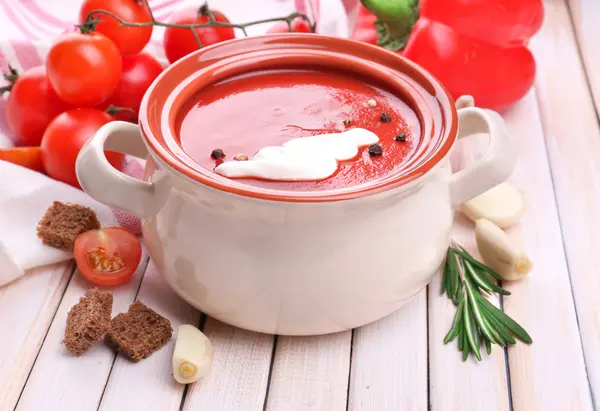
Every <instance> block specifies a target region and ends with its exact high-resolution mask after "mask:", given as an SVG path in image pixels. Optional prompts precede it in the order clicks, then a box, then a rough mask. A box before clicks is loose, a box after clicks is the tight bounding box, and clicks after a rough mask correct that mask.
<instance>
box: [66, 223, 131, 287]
mask: <svg viewBox="0 0 600 411" xmlns="http://www.w3.org/2000/svg"><path fill="white" fill-rule="evenodd" d="M74 253H75V261H76V262H77V267H78V268H79V271H80V272H81V274H82V275H83V276H84V277H85V278H86V279H87V280H88V281H90V282H91V283H93V284H97V285H105V286H106V285H119V284H123V283H126V282H127V281H129V280H130V279H131V277H133V275H134V274H135V270H136V269H137V267H138V265H139V264H140V260H141V259H142V245H141V244H140V240H139V239H138V238H137V237H136V236H135V235H134V234H132V233H130V232H129V231H127V230H125V229H124V228H120V227H107V228H101V229H100V230H90V231H86V232H85V233H82V234H80V235H79V236H77V238H76V239H75V245H74Z"/></svg>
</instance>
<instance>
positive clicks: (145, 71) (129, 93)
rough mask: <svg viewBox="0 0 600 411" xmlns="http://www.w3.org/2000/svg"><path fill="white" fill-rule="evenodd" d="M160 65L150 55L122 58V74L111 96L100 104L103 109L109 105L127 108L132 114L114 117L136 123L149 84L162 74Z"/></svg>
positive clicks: (123, 113) (127, 113)
mask: <svg viewBox="0 0 600 411" xmlns="http://www.w3.org/2000/svg"><path fill="white" fill-rule="evenodd" d="M162 70H163V68H162V66H161V64H160V63H159V62H158V61H157V60H156V59H155V58H154V57H152V56H151V55H149V54H146V53H140V54H136V55H133V56H126V57H123V74H122V75H121V81H120V82H119V85H118V86H117V89H116V90H115V92H114V93H113V95H112V96H110V97H109V98H108V100H106V102H104V103H103V104H102V106H101V107H103V108H104V109H106V108H108V107H109V106H110V105H112V106H115V107H121V108H129V109H131V110H133V111H135V113H132V112H126V111H124V112H122V114H121V113H119V114H117V115H116V116H115V117H116V118H117V120H124V121H133V122H135V121H137V115H138V113H139V111H140V104H141V102H142V98H143V97H144V94H145V93H146V90H148V87H150V84H152V82H153V81H154V79H155V78H156V77H158V75H159V74H160V73H161V72H162Z"/></svg>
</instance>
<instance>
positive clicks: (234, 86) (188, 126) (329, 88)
mask: <svg viewBox="0 0 600 411" xmlns="http://www.w3.org/2000/svg"><path fill="white" fill-rule="evenodd" d="M369 100H375V102H376V103H377V105H376V106H375V107H373V104H371V105H369V104H368V103H367V102H368V101H369ZM181 113H182V115H180V116H179V119H178V120H177V123H176V128H177V129H178V134H179V138H180V144H181V147H182V148H183V150H184V151H185V152H186V153H187V154H188V155H189V156H190V157H191V158H192V159H193V160H194V161H196V162H197V163H198V164H200V165H201V166H202V167H204V168H207V169H209V170H214V168H215V167H216V166H217V165H219V164H220V163H221V162H222V161H235V160H234V159H233V158H234V156H236V155H237V154H245V155H247V156H248V157H250V158H251V157H252V155H254V154H255V153H256V152H257V151H258V150H260V149H261V148H263V147H266V146H280V145H282V144H283V143H285V142H286V141H288V140H290V139H293V138H298V137H308V136H313V135H317V134H324V133H333V132H341V131H344V130H347V129H349V128H354V127H361V128H365V129H367V130H370V131H372V132H374V133H375V134H377V136H378V137H379V145H380V146H381V147H382V149H383V154H382V155H381V156H371V155H369V153H368V148H367V147H363V148H361V149H360V150H359V154H358V155H357V156H356V157H355V158H353V159H351V160H347V161H341V162H340V163H339V165H338V170H337V172H336V173H335V174H334V175H332V176H330V177H329V178H327V179H325V180H320V181H268V180H258V179H252V178H242V179H237V181H239V182H243V183H245V184H249V185H253V186H261V187H264V188H270V189H279V190H296V191H318V190H331V189H336V188H343V187H349V186H353V185H357V184H363V183H367V182H369V181H374V180H377V179H380V178H382V177H384V176H386V175H388V174H389V173H392V172H394V171H395V170H398V169H400V168H401V166H402V164H403V163H404V162H405V161H406V160H407V159H408V158H410V157H411V154H412V153H413V152H414V151H415V150H416V149H417V146H418V143H419V141H418V139H419V136H420V126H419V121H418V119H417V116H416V114H415V113H414V112H413V110H412V109H411V108H410V107H409V106H408V105H407V104H406V103H404V102H403V101H402V100H401V99H400V98H399V97H397V96H395V95H393V94H391V93H389V92H387V91H385V90H383V89H381V88H378V87H376V86H374V85H370V84H368V83H365V82H363V81H361V80H360V79H359V78H356V77H352V76H350V75H348V74H345V73H343V72H333V71H316V70H315V71H313V70H285V71H265V72H257V73H252V74H249V75H244V76H239V77H234V78H231V79H228V80H227V81H223V82H220V83H216V84H213V85H210V86H208V87H205V88H203V89H202V90H200V91H199V92H198V93H197V94H196V95H195V96H194V97H192V98H191V99H190V101H189V102H187V103H186V105H185V106H184V107H183V110H182V111H181ZM382 114H383V115H384V116H383V117H384V119H383V120H385V117H386V115H387V116H389V117H390V118H391V119H390V120H389V121H382ZM400 134H404V137H399V138H398V139H397V137H398V136H399V135H400ZM397 140H405V141H397ZM217 148H219V149H221V150H223V152H224V153H225V157H224V158H223V159H221V160H215V159H214V158H212V157H211V152H212V151H213V150H214V149H217Z"/></svg>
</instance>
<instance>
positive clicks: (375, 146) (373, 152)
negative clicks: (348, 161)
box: [369, 144, 383, 157]
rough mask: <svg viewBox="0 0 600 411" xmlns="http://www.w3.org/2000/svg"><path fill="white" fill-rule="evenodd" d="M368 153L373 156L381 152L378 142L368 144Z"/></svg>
mask: <svg viewBox="0 0 600 411" xmlns="http://www.w3.org/2000/svg"><path fill="white" fill-rule="evenodd" d="M369 154H370V155H371V156H373V157H376V156H380V155H382V154H383V150H382V148H381V146H380V145H379V144H371V145H370V146H369Z"/></svg>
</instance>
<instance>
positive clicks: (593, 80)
mask: <svg viewBox="0 0 600 411" xmlns="http://www.w3.org/2000/svg"><path fill="white" fill-rule="evenodd" d="M568 4H569V11H570V12H571V18H572V20H573V24H574V27H575V34H576V38H577V42H578V44H579V51H580V54H581V58H582V60H583V64H584V68H585V71H586V75H587V79H588V82H589V86H590V90H591V91H592V95H593V96H594V102H595V104H596V113H597V114H598V116H600V47H599V46H600V43H599V39H600V24H598V21H600V2H598V1H597V0H569V3H568Z"/></svg>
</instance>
